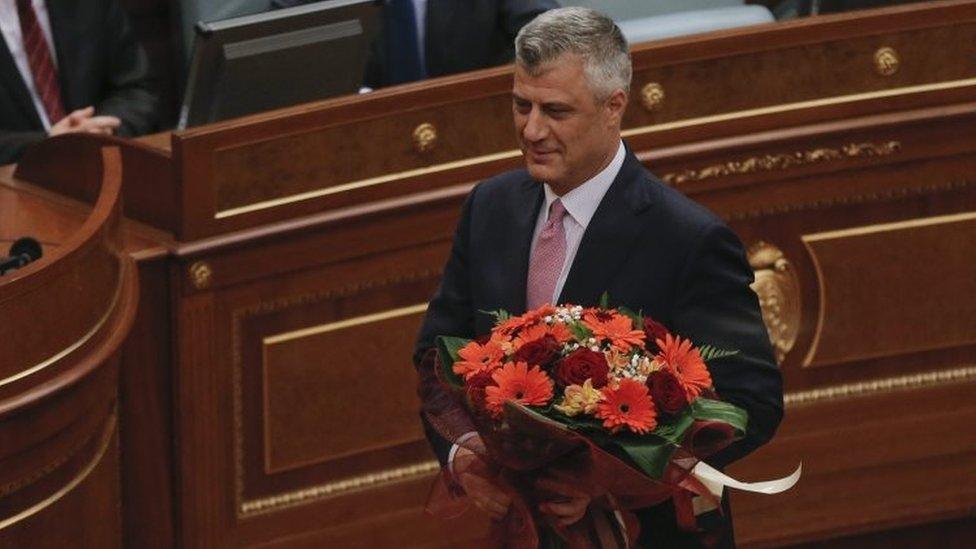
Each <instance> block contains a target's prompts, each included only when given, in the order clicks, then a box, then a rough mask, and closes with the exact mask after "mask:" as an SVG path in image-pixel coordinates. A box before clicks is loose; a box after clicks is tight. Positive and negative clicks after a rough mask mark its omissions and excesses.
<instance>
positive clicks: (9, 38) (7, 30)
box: [0, 0, 58, 131]
mask: <svg viewBox="0 0 976 549" xmlns="http://www.w3.org/2000/svg"><path fill="white" fill-rule="evenodd" d="M31 4H33V6H34V13H36V14H37V22H38V23H40V25H41V34H43V35H44V39H45V40H47V48H48V51H50V52H51V60H52V61H54V66H55V68H57V66H58V56H57V54H56V53H55V51H54V36H53V35H52V34H51V20H50V19H49V18H48V15H47V4H46V3H45V1H44V0H32V2H31ZM0 30H2V31H3V39H4V41H6V42H7V49H8V50H10V55H11V56H12V57H13V58H14V63H15V64H16V65H17V70H18V71H20V77H21V78H22V79H23V80H24V84H25V85H26V86H27V91H29V92H30V95H31V99H32V100H33V101H34V110H36V111H37V116H38V117H40V119H41V124H44V130H45V131H47V130H50V129H51V121H50V120H48V118H47V110H45V109H44V103H42V102H41V96H40V95H38V94H37V89H36V88H35V87H34V74H33V73H32V72H31V69H30V62H29V61H28V60H27V51H26V50H24V40H23V38H21V33H20V16H18V15H17V1H16V0H0ZM55 122H57V120H55Z"/></svg>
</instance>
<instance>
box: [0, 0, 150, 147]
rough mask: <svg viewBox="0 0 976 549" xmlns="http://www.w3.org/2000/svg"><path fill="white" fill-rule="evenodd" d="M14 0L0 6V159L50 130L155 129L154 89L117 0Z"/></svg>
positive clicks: (52, 132)
mask: <svg viewBox="0 0 976 549" xmlns="http://www.w3.org/2000/svg"><path fill="white" fill-rule="evenodd" d="M13 3H14V2H11V4H13ZM15 3H16V5H15V6H8V7H7V8H5V9H4V10H2V11H0V14H2V16H3V19H2V23H3V32H4V41H3V44H2V46H0V164H6V163H9V162H15V161H16V160H17V159H18V158H20V155H21V154H23V151H24V149H25V148H26V147H27V146H28V145H31V144H33V143H36V142H39V141H41V140H43V139H45V138H46V137H48V136H49V135H58V134H61V133H67V132H91V133H107V134H112V133H114V134H118V135H122V136H135V135H140V134H144V133H148V132H150V131H152V130H153V129H155V126H156V120H157V107H158V103H159V97H158V92H157V91H156V90H155V88H154V84H153V82H152V81H151V79H150V77H149V65H148V62H147V60H146V54H145V52H144V51H143V50H142V48H141V47H140V45H139V44H138V42H137V41H136V38H135V36H134V35H133V32H132V29H131V27H130V25H129V22H128V20H127V19H126V16H125V13H124V12H123V10H122V8H121V6H120V5H119V3H118V0H46V1H43V0H33V1H31V0H15ZM52 42H53V45H52ZM52 46H53V47H52Z"/></svg>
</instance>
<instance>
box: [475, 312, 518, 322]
mask: <svg viewBox="0 0 976 549" xmlns="http://www.w3.org/2000/svg"><path fill="white" fill-rule="evenodd" d="M478 312H479V313H481V314H485V315H488V316H492V317H494V318H495V324H496V325H497V324H500V323H502V322H505V321H506V320H508V319H510V318H512V313H510V312H508V311H506V310H505V309H495V310H494V311H485V310H482V309H478Z"/></svg>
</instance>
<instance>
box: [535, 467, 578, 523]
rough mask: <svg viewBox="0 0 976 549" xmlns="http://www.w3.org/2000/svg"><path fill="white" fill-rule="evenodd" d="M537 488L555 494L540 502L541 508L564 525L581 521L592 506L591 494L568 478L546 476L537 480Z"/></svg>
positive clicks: (548, 493) (545, 492)
mask: <svg viewBox="0 0 976 549" xmlns="http://www.w3.org/2000/svg"><path fill="white" fill-rule="evenodd" d="M535 488H536V490H538V491H540V492H542V493H544V494H547V495H552V496H555V497H553V498H552V499H550V500H549V501H544V502H543V503H541V504H539V510H540V511H542V512H543V513H545V514H547V515H552V516H554V517H556V518H557V519H558V520H559V523H560V524H562V525H563V526H569V525H571V524H574V523H576V522H577V521H579V520H580V519H581V518H583V515H585V514H586V509H587V508H588V507H589V506H590V500H591V498H590V495H589V494H588V493H586V492H584V491H582V490H580V489H579V488H577V487H575V486H573V484H572V482H571V481H570V480H567V479H558V478H556V477H553V476H551V475H549V476H544V477H542V478H540V479H539V480H537V481H536V482H535Z"/></svg>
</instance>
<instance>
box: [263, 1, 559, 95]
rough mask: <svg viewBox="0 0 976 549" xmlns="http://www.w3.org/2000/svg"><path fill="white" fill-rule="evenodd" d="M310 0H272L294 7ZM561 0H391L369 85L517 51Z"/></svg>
mask: <svg viewBox="0 0 976 549" xmlns="http://www.w3.org/2000/svg"><path fill="white" fill-rule="evenodd" d="M308 3H311V2H310V0H272V6H275V7H292V6H298V5H302V4H308ZM557 7H559V4H558V3H557V2H556V0H386V2H385V3H384V6H383V13H382V18H383V32H382V34H381V35H380V37H379V39H378V40H376V41H375V42H374V43H373V45H372V51H371V52H370V57H369V61H368V62H367V65H366V75H365V77H364V81H363V85H364V86H367V87H369V88H381V87H385V86H392V85H395V84H402V83H405V82H413V81H415V80H420V79H422V78H432V77H435V76H444V75H447V74H454V73H459V72H466V71H473V70H476V69H483V68H485V67H493V66H496V65H504V64H506V63H509V62H511V60H512V57H513V55H514V51H513V48H512V40H513V38H515V35H516V33H518V31H519V29H521V28H522V26H523V25H525V24H526V23H528V22H529V21H531V20H532V18H533V17H535V16H536V15H538V14H540V13H542V12H544V11H546V10H548V9H552V8H557Z"/></svg>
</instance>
